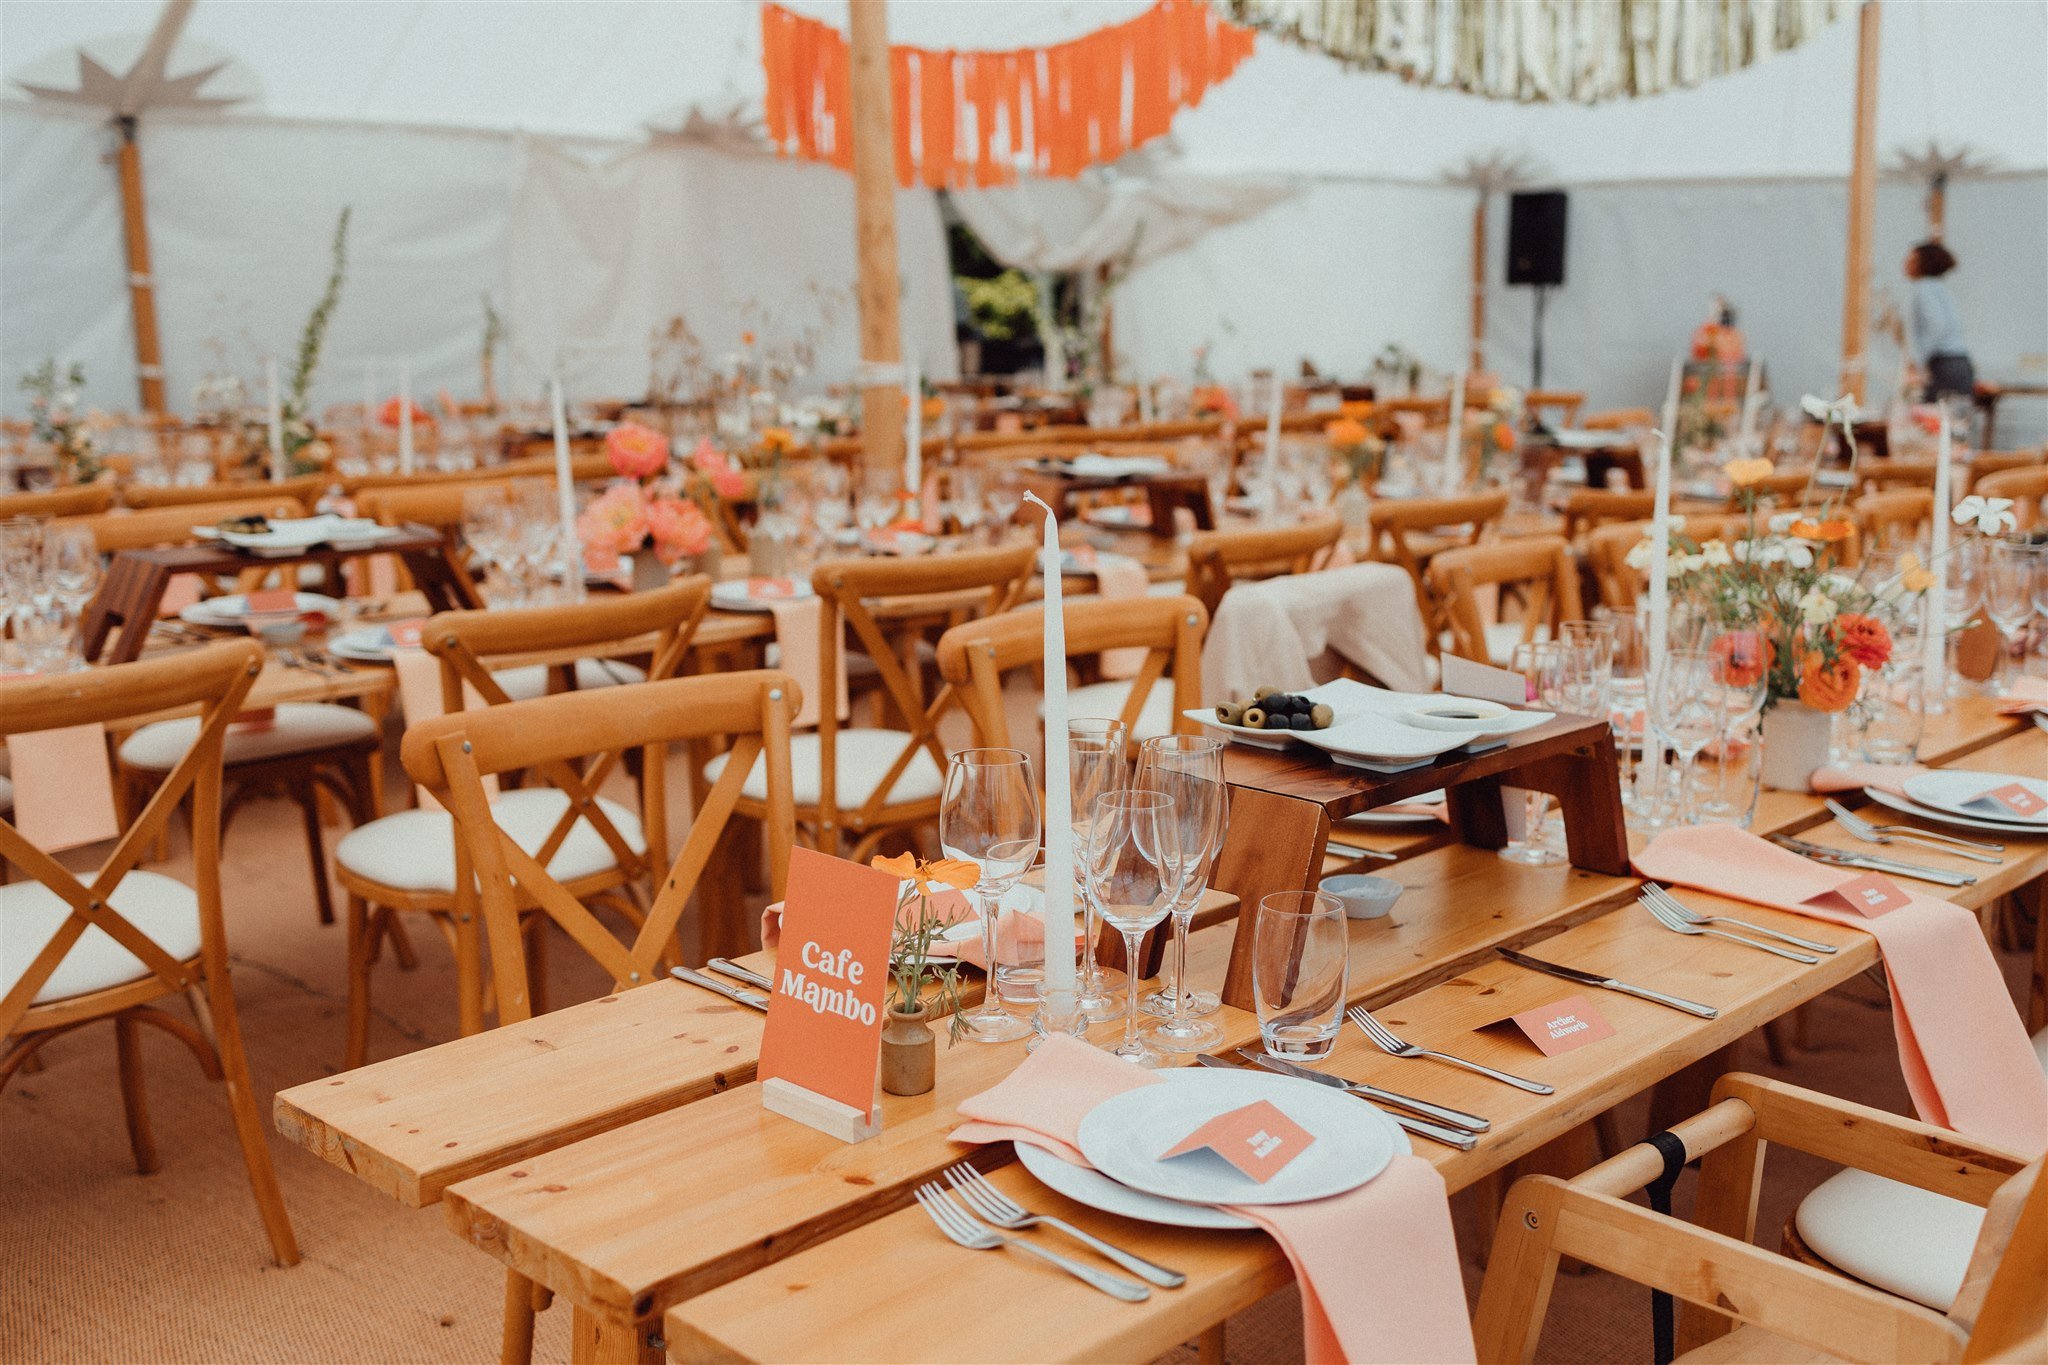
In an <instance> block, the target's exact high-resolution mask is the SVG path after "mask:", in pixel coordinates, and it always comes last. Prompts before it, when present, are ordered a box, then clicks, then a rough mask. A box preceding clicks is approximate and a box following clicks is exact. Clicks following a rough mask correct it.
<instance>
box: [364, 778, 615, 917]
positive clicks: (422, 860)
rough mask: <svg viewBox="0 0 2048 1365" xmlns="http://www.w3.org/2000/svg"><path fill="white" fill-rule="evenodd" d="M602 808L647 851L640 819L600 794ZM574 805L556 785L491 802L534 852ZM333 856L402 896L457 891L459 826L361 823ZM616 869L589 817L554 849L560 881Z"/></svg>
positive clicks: (436, 821)
mask: <svg viewBox="0 0 2048 1365" xmlns="http://www.w3.org/2000/svg"><path fill="white" fill-rule="evenodd" d="M597 804H598V806H599V807H600V808H601V809H602V810H603V811H604V813H605V816H606V818H608V819H609V820H610V821H611V822H612V824H613V825H614V826H615V827H616V828H617V829H618V831H619V833H620V834H621V835H623V836H624V838H625V840H626V845H627V847H629V848H631V849H632V850H633V851H634V852H635V853H642V852H645V851H646V849H647V843H646V840H645V838H644V837H643V836H642V834H641V830H640V818H639V817H638V816H637V815H635V814H633V812H632V811H630V810H627V809H626V808H625V807H624V806H622V805H620V804H619V803H618V802H616V801H613V800H611V799H609V798H607V797H602V796H600V797H599V798H598V799H597ZM568 808H569V797H568V795H567V794H566V793H564V792H562V791H560V790H559V789H557V788H554V787H532V788H523V789H521V790H519V791H511V792H506V793H505V794H504V795H502V796H500V797H499V798H498V799H497V800H496V801H494V802H492V803H491V815H492V817H493V818H494V819H496V820H497V822H498V827H499V828H500V829H503V830H504V831H505V832H506V833H507V834H510V835H511V836H512V838H513V839H514V841H516V842H517V843H518V845H519V846H520V847H521V848H523V849H525V850H526V851H527V852H528V853H533V852H535V851H537V850H538V849H539V848H540V846H541V844H542V843H544V842H545V841H546V839H547V837H548V834H549V832H550V831H551V830H553V829H554V827H555V821H556V820H558V819H560V818H561V815H562V812H563V811H565V810H567V809H568ZM334 859H335V861H336V862H338V863H340V864H341V865H342V866H343V867H345V868H347V869H348V870H349V871H350V872H353V873H355V874H356V875H357V876H359V877H366V878H368V879H369V880H371V881H374V882H379V883H381V884H383V885H385V886H389V887H395V888H396V889H398V890H400V891H429V892H431V891H441V892H446V893H448V894H450V895H452V894H454V891H455V826H454V822H453V820H452V819H451V818H450V817H449V815H448V812H446V811H441V810H406V811H399V812H398V813H397V814H395V815H386V816H384V817H382V818H380V819H376V820H372V821H370V822H369V823H368V824H366V825H358V826H356V827H355V828H354V829H352V830H350V831H349V832H348V833H347V834H345V835H343V836H342V840H341V842H340V843H339V844H337V845H336V846H335V849H334ZM617 865H618V860H617V859H615V858H613V857H612V850H611V845H609V844H607V843H606V842H605V841H604V837H603V836H602V835H600V834H599V833H598V832H597V830H596V829H594V828H592V826H591V824H590V822H589V821H588V820H578V821H577V822H576V825H575V827H574V828H573V829H571V830H570V831H569V837H568V838H566V839H564V840H562V846H561V847H560V848H558V849H556V850H555V856H554V858H553V859H552V860H551V861H550V862H549V863H548V874H549V875H550V876H552V877H553V878H554V879H555V880H556V881H559V882H572V881H575V880H577V879H578V878H582V877H592V876H596V875H597V874H598V873H600V872H607V871H610V870H611V869H612V868H614V867H616V866H617Z"/></svg>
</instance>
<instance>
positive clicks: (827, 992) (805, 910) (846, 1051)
mask: <svg viewBox="0 0 2048 1365" xmlns="http://www.w3.org/2000/svg"><path fill="white" fill-rule="evenodd" d="M896 887H897V880H896V878H895V877H892V876H890V875H889V874H888V873H886V872H878V871H876V870H875V869H874V868H871V867H862V866H860V865H859V864H858V863H850V862H847V861H846V860H845V859H843V858H834V857H831V856H829V855H827V854H824V853H819V852H816V851H815V850H812V849H807V848H798V849H793V850H791V852H790V856H789V889H788V892H787V894H786V895H785V896H784V897H783V903H782V937H781V941H780V942H779V943H778V945H777V947H776V961H775V994H774V995H773V996H771V997H770V998H769V1001H768V1022H767V1024H766V1025H765V1026H764V1027H763V1028H762V1030H761V1064H760V1068H759V1075H760V1078H761V1103H762V1105H763V1106H764V1107H766V1108H767V1109H769V1110H771V1111H773V1112H774V1113H777V1114H782V1115H785V1116H787V1117H789V1118H793V1119H796V1120H797V1121H798V1122H800V1123H807V1124H809V1125H810V1126H811V1127H813V1128H816V1129H818V1130H820V1131H821V1132H826V1133H830V1134H832V1135H833V1136H834V1137H837V1138H839V1139H840V1140H841V1141H844V1142H859V1141H861V1140H862V1139H863V1138H870V1137H873V1136H874V1135H875V1134H876V1133H879V1132H880V1131H881V1130H882V1129H881V1124H880V1122H879V1119H878V1114H877V1106H876V1095H877V1091H878V1088H879V1085H880V1080H881V1064H882V1009H883V998H884V996H885V994H886V993H887V989H888V978H889V939H890V936H891V933H892V931H893V929H894V927H895V923H896V899H897V896H896Z"/></svg>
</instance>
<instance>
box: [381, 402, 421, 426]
mask: <svg viewBox="0 0 2048 1365" xmlns="http://www.w3.org/2000/svg"><path fill="white" fill-rule="evenodd" d="M411 407H412V423H413V425H414V426H416V427H417V426H428V427H430V426H432V425H434V414H433V413H431V412H428V411H427V410H426V409H425V408H423V407H421V406H420V405H419V404H418V403H414V404H412V405H411ZM405 409H406V404H405V402H404V401H403V400H402V399H397V398H387V399H385V400H384V406H383V407H381V408H379V409H378V410H377V424H378V425H379V426H386V427H395V426H397V425H398V422H399V418H400V417H401V416H402V415H403V414H404V412H405Z"/></svg>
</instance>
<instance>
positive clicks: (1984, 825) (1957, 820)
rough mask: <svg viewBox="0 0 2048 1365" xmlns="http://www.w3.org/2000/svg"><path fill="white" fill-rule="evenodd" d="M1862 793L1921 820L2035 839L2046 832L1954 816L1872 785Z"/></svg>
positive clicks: (2013, 822) (2017, 824)
mask: <svg viewBox="0 0 2048 1365" xmlns="http://www.w3.org/2000/svg"><path fill="white" fill-rule="evenodd" d="M1863 794H1864V795H1865V796H1868V797H1869V798H1870V799H1871V800H1873V801H1875V802H1877V804H1879V805H1880V806H1889V807H1890V808H1891V809H1893V810H1895V811H1897V812H1898V813H1899V814H1901V815H1916V816H1918V817H1919V818H1920V819H1922V820H1933V821H1935V822H1937V823H1939V824H1944V825H1955V826H1957V827H1958V828H1961V829H1980V830H1983V831H1984V832H1986V833H1987V834H2017V835H2019V836H2020V837H2022V838H2035V839H2038V838H2040V837H2041V836H2042V835H2044V834H2048V830H2044V829H2043V828H2041V826H2039V825H2024V824H2021V823H2020V822H2019V821H2017V820H1982V819H1979V818H1977V817H1976V816H1974V815H1958V814H1956V813H1955V812H1954V811H1947V810H1936V809H1935V808H1934V807H1932V806H1923V805H1921V804H1920V803H1919V802H1918V801H1915V800H1913V799H1912V798H1910V797H1905V796H1900V795H1898V794H1896V793H1894V792H1888V791H1880V790H1878V789H1877V788H1876V787H1865V788H1864V789H1863Z"/></svg>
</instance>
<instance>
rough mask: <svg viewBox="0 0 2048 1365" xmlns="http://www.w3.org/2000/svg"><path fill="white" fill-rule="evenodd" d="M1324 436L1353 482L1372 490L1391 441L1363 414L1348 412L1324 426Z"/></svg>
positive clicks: (1336, 460)
mask: <svg viewBox="0 0 2048 1365" xmlns="http://www.w3.org/2000/svg"><path fill="white" fill-rule="evenodd" d="M1348 406H1349V405H1347V407H1348ZM1323 439H1324V440H1326V441H1328V442H1329V443H1330V454H1331V456H1332V457H1333V459H1334V461H1335V462H1336V463H1338V464H1341V465H1342V466H1343V468H1344V471H1345V474H1346V476H1347V477H1348V478H1349V479H1350V480H1351V482H1353V483H1356V484H1357V485H1358V486H1359V487H1360V488H1364V489H1370V488H1371V487H1372V485H1373V484H1374V483H1376V482H1377V481H1378V480H1379V477H1380V472H1381V470H1382V469H1383V468H1384V467H1385V464H1386V458H1387V443H1386V442H1385V441H1383V440H1381V439H1380V438H1379V437H1378V436H1376V435H1374V434H1373V432H1372V431H1371V430H1370V429H1369V428H1368V427H1367V426H1366V425H1365V423H1364V422H1363V421H1362V420H1360V417H1358V416H1354V415H1352V414H1351V413H1350V412H1346V413H1345V415H1344V416H1342V417H1339V418H1337V420H1335V421H1334V422H1330V423H1328V424H1327V425H1325V426H1324V427H1323Z"/></svg>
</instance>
